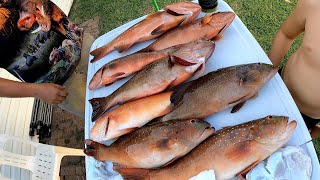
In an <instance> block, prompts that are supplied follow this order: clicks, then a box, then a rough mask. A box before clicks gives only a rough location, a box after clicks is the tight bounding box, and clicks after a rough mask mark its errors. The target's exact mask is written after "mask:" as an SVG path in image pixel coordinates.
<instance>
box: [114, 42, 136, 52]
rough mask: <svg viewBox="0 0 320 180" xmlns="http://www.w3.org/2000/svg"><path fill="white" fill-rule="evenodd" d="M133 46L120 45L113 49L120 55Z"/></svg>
mask: <svg viewBox="0 0 320 180" xmlns="http://www.w3.org/2000/svg"><path fill="white" fill-rule="evenodd" d="M132 45H133V44H126V45H122V46H117V47H115V49H116V50H117V51H118V52H119V53H122V52H124V51H127V50H128V49H129V48H130V47H131V46H132Z"/></svg>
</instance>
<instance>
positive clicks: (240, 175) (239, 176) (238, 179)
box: [237, 174, 246, 180]
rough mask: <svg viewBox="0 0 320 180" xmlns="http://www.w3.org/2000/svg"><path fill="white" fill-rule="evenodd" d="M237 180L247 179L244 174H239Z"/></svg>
mask: <svg viewBox="0 0 320 180" xmlns="http://www.w3.org/2000/svg"><path fill="white" fill-rule="evenodd" d="M237 180H246V178H245V177H243V176H242V174H239V175H238V176H237Z"/></svg>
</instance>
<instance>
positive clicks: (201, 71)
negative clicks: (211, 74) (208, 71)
mask: <svg viewBox="0 0 320 180" xmlns="http://www.w3.org/2000/svg"><path fill="white" fill-rule="evenodd" d="M205 66H206V65H205V63H203V64H201V65H200V66H199V67H198V69H197V70H196V71H195V73H194V77H196V78H198V77H200V76H201V75H202V74H203V73H204V69H205Z"/></svg>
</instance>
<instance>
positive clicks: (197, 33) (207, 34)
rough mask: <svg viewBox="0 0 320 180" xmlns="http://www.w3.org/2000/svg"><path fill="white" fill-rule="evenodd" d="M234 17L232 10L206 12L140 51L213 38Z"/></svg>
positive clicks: (227, 25)
mask: <svg viewBox="0 0 320 180" xmlns="http://www.w3.org/2000/svg"><path fill="white" fill-rule="evenodd" d="M234 18H235V14H234V13H233V12H218V13H214V14H206V15H205V16H204V17H203V18H200V19H197V20H195V21H194V22H192V23H189V24H185V25H183V26H180V27H177V28H175V29H173V30H171V31H169V32H168V33H166V34H164V35H163V36H161V37H159V38H158V39H157V40H156V41H155V42H153V43H152V44H150V45H149V46H148V47H146V48H145V49H143V50H141V51H159V50H162V49H166V48H168V47H172V46H175V45H179V44H185V43H189V42H192V41H196V40H198V39H200V38H207V39H213V38H214V37H216V36H218V35H220V34H222V33H223V32H224V31H225V30H226V29H227V28H228V27H229V26H230V24H231V23H232V21H233V19H234Z"/></svg>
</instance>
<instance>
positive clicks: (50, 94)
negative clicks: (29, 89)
mask: <svg viewBox="0 0 320 180" xmlns="http://www.w3.org/2000/svg"><path fill="white" fill-rule="evenodd" d="M37 89H38V90H37V97H38V98H40V99H42V100H43V101H45V102H47V103H49V104H59V103H61V102H62V101H64V100H65V99H66V97H67V96H68V92H67V91H66V90H65V88H64V87H63V86H60V85H57V84H53V83H44V84H38V88H37Z"/></svg>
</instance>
